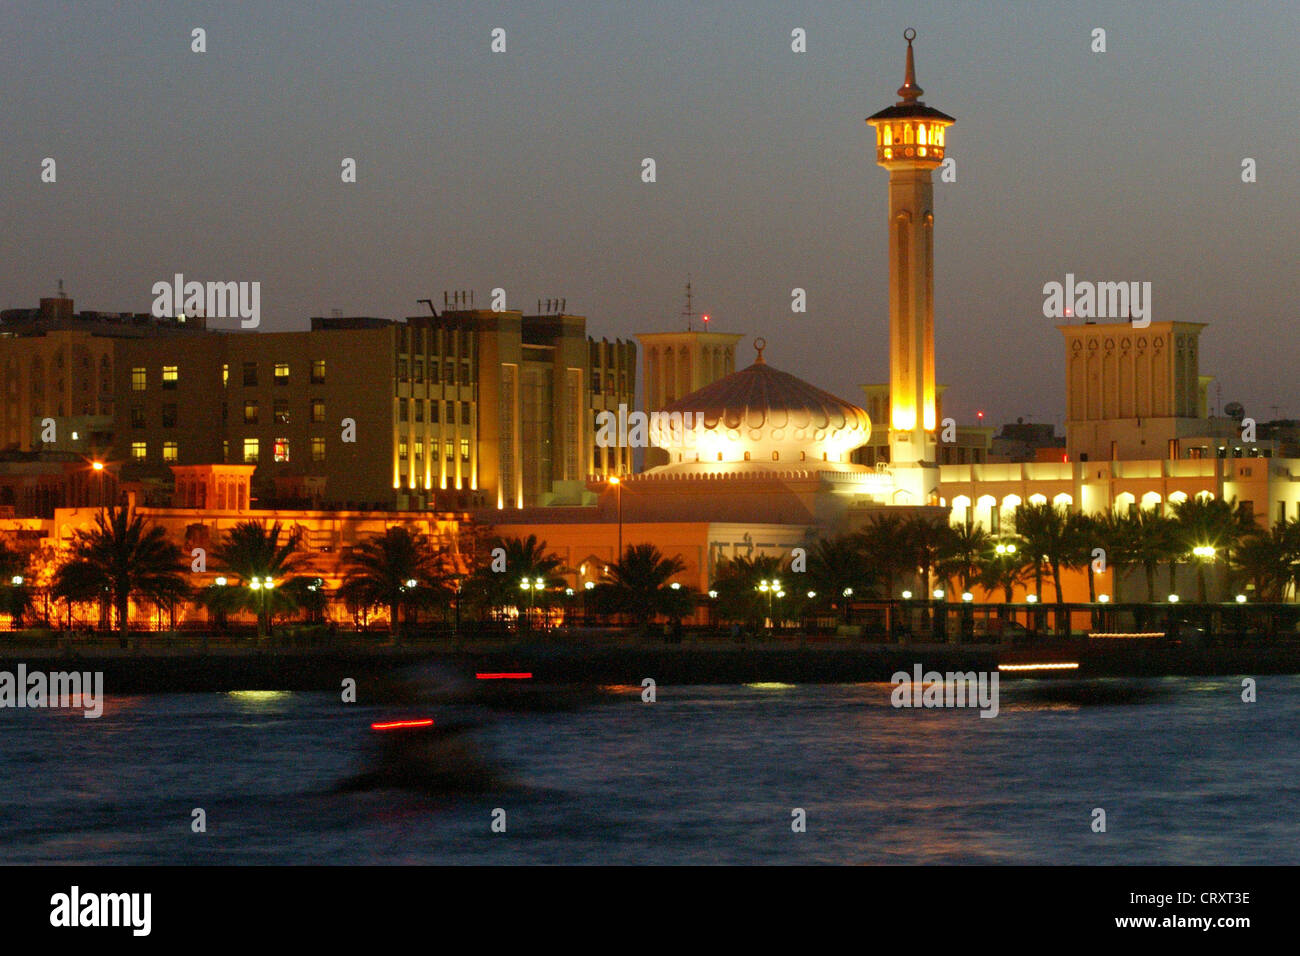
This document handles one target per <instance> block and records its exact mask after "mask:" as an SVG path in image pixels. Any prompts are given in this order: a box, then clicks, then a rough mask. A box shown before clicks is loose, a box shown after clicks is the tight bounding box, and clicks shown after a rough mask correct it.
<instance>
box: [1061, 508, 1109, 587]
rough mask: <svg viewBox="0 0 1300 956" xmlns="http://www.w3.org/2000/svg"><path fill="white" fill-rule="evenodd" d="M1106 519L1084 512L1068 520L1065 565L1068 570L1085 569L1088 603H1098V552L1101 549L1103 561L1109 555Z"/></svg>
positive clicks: (1076, 513)
mask: <svg viewBox="0 0 1300 956" xmlns="http://www.w3.org/2000/svg"><path fill="white" fill-rule="evenodd" d="M1104 524H1105V522H1104V519H1102V518H1100V517H1098V516H1096V515H1090V514H1084V513H1083V512H1082V511H1076V512H1074V513H1072V514H1070V515H1069V516H1068V517H1067V519H1066V525H1065V536H1066V552H1065V559H1064V562H1063V563H1064V564H1065V566H1066V567H1067V568H1074V569H1080V568H1081V569H1083V570H1085V571H1086V572H1087V574H1088V601H1089V602H1090V603H1092V604H1096V603H1097V568H1096V565H1095V563H1094V562H1095V561H1096V560H1097V555H1096V552H1097V551H1098V550H1099V549H1100V551H1101V553H1102V556H1103V560H1104V557H1105V555H1106V553H1107V551H1106V543H1105V537H1104Z"/></svg>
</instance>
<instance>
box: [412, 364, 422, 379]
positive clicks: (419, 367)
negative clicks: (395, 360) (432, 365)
mask: <svg viewBox="0 0 1300 956" xmlns="http://www.w3.org/2000/svg"><path fill="white" fill-rule="evenodd" d="M411 371H413V372H414V373H415V380H416V381H417V382H423V381H424V362H423V361H422V360H421V359H416V360H415V363H414V365H413V366H412V367H411Z"/></svg>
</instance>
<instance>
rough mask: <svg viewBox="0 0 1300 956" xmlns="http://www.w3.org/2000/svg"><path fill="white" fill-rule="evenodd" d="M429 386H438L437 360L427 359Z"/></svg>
mask: <svg viewBox="0 0 1300 956" xmlns="http://www.w3.org/2000/svg"><path fill="white" fill-rule="evenodd" d="M429 384H430V385H437V384H438V360H437V359H429Z"/></svg>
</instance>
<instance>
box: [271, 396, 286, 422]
mask: <svg viewBox="0 0 1300 956" xmlns="http://www.w3.org/2000/svg"><path fill="white" fill-rule="evenodd" d="M272 414H273V415H274V416H275V423H276V424H277V425H287V424H289V400H288V399H287V398H277V399H276V400H275V405H274V407H273V409H272Z"/></svg>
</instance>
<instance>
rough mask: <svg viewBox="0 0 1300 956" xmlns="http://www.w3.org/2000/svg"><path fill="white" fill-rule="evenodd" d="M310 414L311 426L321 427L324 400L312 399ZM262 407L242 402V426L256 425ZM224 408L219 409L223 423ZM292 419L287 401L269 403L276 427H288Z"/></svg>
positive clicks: (278, 400)
mask: <svg viewBox="0 0 1300 956" xmlns="http://www.w3.org/2000/svg"><path fill="white" fill-rule="evenodd" d="M310 408H311V414H310V416H309V417H308V421H310V422H311V423H312V424H313V425H321V424H324V422H325V399H323V398H313V399H312V400H311V405H310ZM261 412H262V407H261V403H260V402H259V401H257V399H251V398H250V399H245V400H244V424H245V425H256V424H257V423H258V421H259V418H260V416H261ZM226 414H227V413H226V406H225V405H222V407H221V417H222V420H223V421H224V420H225V418H226ZM291 418H292V414H291V413H290V411H289V400H288V399H287V398H277V399H275V400H274V401H273V402H272V403H271V420H272V421H274V422H275V424H277V425H288V424H289V422H290V420H291Z"/></svg>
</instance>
